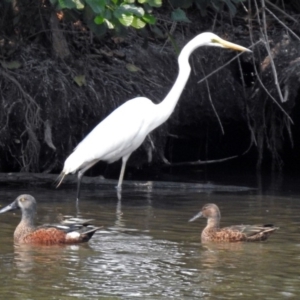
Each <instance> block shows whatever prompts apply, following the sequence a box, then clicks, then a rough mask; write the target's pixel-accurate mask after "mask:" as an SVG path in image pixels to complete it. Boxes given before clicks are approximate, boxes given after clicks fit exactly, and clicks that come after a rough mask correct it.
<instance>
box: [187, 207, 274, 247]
mask: <svg viewBox="0 0 300 300" xmlns="http://www.w3.org/2000/svg"><path fill="white" fill-rule="evenodd" d="M200 217H204V218H207V225H206V227H205V228H204V229H203V231H202V233H201V242H202V243H208V242H257V241H265V240H266V239H267V238H268V237H269V236H270V234H272V233H273V232H274V231H276V230H277V229H278V227H275V226H274V225H273V224H265V225H234V226H229V227H224V228H220V220H221V213H220V210H219V208H218V206H217V205H216V204H213V203H208V204H205V205H204V206H203V207H202V209H201V211H200V212H199V213H198V214H196V215H195V216H194V217H193V218H191V219H190V220H189V222H193V221H195V220H196V219H198V218H200Z"/></svg>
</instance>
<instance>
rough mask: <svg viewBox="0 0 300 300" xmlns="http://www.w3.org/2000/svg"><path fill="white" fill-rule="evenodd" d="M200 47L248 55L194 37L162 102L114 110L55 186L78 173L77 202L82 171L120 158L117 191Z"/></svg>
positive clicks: (211, 38) (168, 110) (214, 39)
mask: <svg viewBox="0 0 300 300" xmlns="http://www.w3.org/2000/svg"><path fill="white" fill-rule="evenodd" d="M201 46H215V47H222V48H229V49H233V50H237V51H249V52H250V50H248V49H247V48H244V47H242V46H239V45H237V44H233V43H229V42H227V41H225V40H223V39H221V38H220V37H218V36H217V35H215V34H213V33H210V32H205V33H202V34H199V35H197V36H196V37H195V38H194V39H192V40H191V41H190V42H189V43H188V44H187V45H186V46H185V47H184V48H183V49H182V51H181V53H180V55H179V57H178V64H179V73H178V76H177V79H176V81H175V84H174V85H173V87H172V89H171V90H170V92H169V93H168V95H167V96H166V97H165V99H164V100H163V101H162V102H160V103H159V104H155V103H153V102H152V101H151V100H149V99H148V98H145V97H137V98H134V99H132V100H129V101H127V102H125V103H124V104H123V105H121V106H120V107H118V108H117V109H116V110H114V111H113V112H112V113H111V114H110V115H109V116H107V117H106V118H105V119H104V120H103V121H102V122H100V123H99V124H98V125H97V126H96V127H95V128H94V129H93V130H92V131H91V132H90V133H89V134H88V135H87V137H86V138H85V139H84V140H83V141H82V142H81V143H79V144H78V146H77V147H76V148H75V149H74V152H73V153H71V155H70V156H69V157H68V158H67V159H66V161H65V164H64V168H63V170H62V172H61V174H60V182H59V184H60V183H61V182H62V180H63V178H64V176H65V175H67V174H69V173H75V172H77V171H78V186H77V198H79V191H80V180H81V177H82V176H83V174H84V172H85V171H87V170H88V169H89V168H91V167H92V166H93V165H94V164H95V163H97V162H98V161H100V160H103V161H107V162H108V163H112V162H114V161H117V160H118V159H120V158H122V168H121V172H120V177H119V182H118V186H117V187H118V188H119V189H120V188H121V186H122V181H123V176H124V172H125V166H126V162H127V160H128V158H129V156H130V155H131V153H132V152H133V151H134V150H136V149H137V148H138V147H139V146H140V145H141V144H142V142H143V141H144V139H145V138H146V136H147V135H148V134H149V133H150V132H151V131H152V130H153V129H155V128H156V127H158V126H160V125H161V124H162V123H164V122H165V121H166V120H167V119H168V118H169V117H170V115H171V114H172V112H173V110H174V108H175V106H176V104H177V102H178V99H179V97H180V95H181V93H182V91H183V89H184V87H185V85H186V82H187V80H188V78H189V75H190V72H191V67H190V65H189V61H188V59H189V56H190V55H191V53H192V52H193V51H194V50H195V49H196V48H198V47H201ZM59 184H58V185H59Z"/></svg>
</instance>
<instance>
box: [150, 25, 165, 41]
mask: <svg viewBox="0 0 300 300" xmlns="http://www.w3.org/2000/svg"><path fill="white" fill-rule="evenodd" d="M151 31H152V32H153V33H154V34H155V36H157V37H158V38H166V35H165V34H164V33H163V32H162V31H161V30H160V29H159V28H158V27H157V26H156V25H154V26H151Z"/></svg>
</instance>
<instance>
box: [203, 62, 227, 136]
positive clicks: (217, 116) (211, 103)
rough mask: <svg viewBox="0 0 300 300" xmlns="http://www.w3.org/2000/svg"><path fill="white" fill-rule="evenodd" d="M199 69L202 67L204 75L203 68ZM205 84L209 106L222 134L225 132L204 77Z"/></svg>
mask: <svg viewBox="0 0 300 300" xmlns="http://www.w3.org/2000/svg"><path fill="white" fill-rule="evenodd" d="M201 69H202V73H203V75H204V76H205V73H204V70H203V68H202V67H201ZM205 84H206V88H207V92H208V99H209V102H210V105H211V107H212V109H213V111H214V113H215V115H216V118H217V120H218V123H219V124H220V127H221V131H222V134H223V135H224V133H225V132H224V127H223V125H222V122H221V119H220V117H219V115H218V113H217V110H216V108H215V105H214V103H213V101H212V98H211V94H210V88H209V84H208V80H207V78H206V79H205Z"/></svg>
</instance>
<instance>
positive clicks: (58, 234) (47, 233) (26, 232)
mask: <svg viewBox="0 0 300 300" xmlns="http://www.w3.org/2000/svg"><path fill="white" fill-rule="evenodd" d="M16 209H21V212H22V218H21V222H20V223H19V225H18V226H17V227H16V229H15V232H14V242H15V243H16V244H44V245H59V244H78V243H83V242H87V241H89V240H90V239H91V238H92V236H93V235H94V233H95V232H96V231H97V230H98V229H100V228H101V227H95V226H93V225H91V224H90V222H91V221H92V220H90V219H81V218H74V217H68V218H64V219H63V220H62V222H60V223H58V224H44V225H41V226H37V227H36V226H35V225H34V217H35V215H36V200H35V198H34V197H33V196H31V195H28V194H23V195H20V196H18V197H17V198H16V199H15V200H14V201H13V202H12V203H11V204H9V205H7V206H5V207H4V208H2V209H1V210H0V214H2V213H5V212H7V211H11V210H16Z"/></svg>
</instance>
